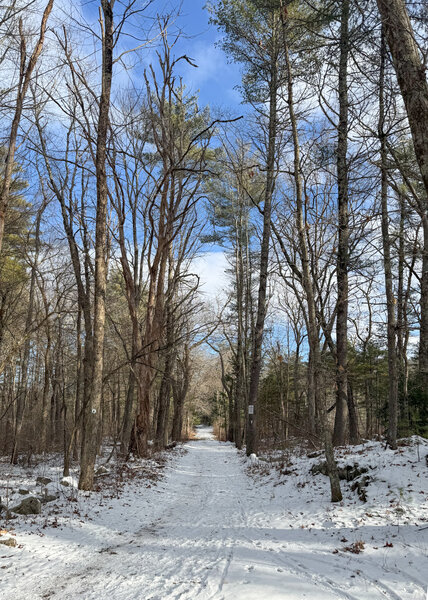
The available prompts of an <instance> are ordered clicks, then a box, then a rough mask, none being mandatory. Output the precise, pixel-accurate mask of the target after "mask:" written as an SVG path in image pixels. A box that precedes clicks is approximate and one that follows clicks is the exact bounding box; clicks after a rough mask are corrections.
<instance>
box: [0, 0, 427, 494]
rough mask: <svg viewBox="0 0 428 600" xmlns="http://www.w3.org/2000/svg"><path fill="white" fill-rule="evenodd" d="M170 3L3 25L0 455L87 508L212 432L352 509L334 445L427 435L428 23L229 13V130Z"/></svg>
mask: <svg viewBox="0 0 428 600" xmlns="http://www.w3.org/2000/svg"><path fill="white" fill-rule="evenodd" d="M176 4H177V6H173V7H172V8H171V10H170V12H169V13H165V12H164V13H160V11H162V10H164V8H165V7H164V5H163V3H161V2H157V0H125V1H123V2H115V1H114V0H100V2H97V1H94V2H90V3H87V6H86V5H85V6H80V4H79V3H70V5H68V4H67V2H65V1H64V2H61V3H60V4H57V2H56V1H55V0H48V1H46V0H45V1H42V0H11V1H10V2H8V3H7V4H3V5H2V6H1V7H0V69H1V72H2V84H1V88H0V135H1V140H0V159H1V160H0V163H1V166H0V454H1V455H2V456H3V457H6V456H7V457H8V460H9V461H10V462H11V463H12V464H13V465H17V464H21V465H25V466H31V465H32V464H33V463H34V462H36V463H37V462H38V461H40V455H45V456H48V455H49V454H50V453H53V452H55V453H58V452H61V453H62V456H63V476H64V477H67V476H69V475H70V469H71V467H72V466H73V465H74V467H75V466H76V465H78V468H79V484H78V485H79V488H80V489H81V490H92V489H93V487H94V485H95V484H94V472H95V468H96V464H97V457H98V456H100V455H101V454H103V453H105V445H106V444H108V446H109V448H111V453H112V455H114V456H115V458H116V457H117V458H118V459H119V460H120V461H122V462H126V461H128V460H129V459H130V458H137V459H139V458H147V457H149V456H150V455H151V454H152V453H153V452H155V451H162V450H164V449H166V448H170V447H171V445H174V443H176V442H180V441H183V440H186V439H188V438H189V437H190V436H191V435H192V431H193V428H194V426H195V425H197V424H200V423H203V424H213V425H214V428H215V432H216V434H217V436H218V438H219V439H220V440H227V441H230V442H233V443H234V444H235V445H236V447H237V448H238V449H239V450H241V449H245V452H246V454H247V456H250V455H253V454H255V455H257V454H262V453H265V452H267V453H269V452H274V451H277V450H286V449H287V448H289V447H295V446H301V445H303V446H304V447H305V448H306V449H307V451H309V452H310V451H318V450H320V449H322V450H323V452H324V453H325V459H326V474H327V475H328V476H329V478H330V486H331V499H332V501H334V502H337V501H340V500H341V499H342V492H341V487H340V482H339V476H338V475H339V474H338V469H337V465H336V460H335V454H334V447H343V446H345V445H346V444H351V445H356V444H360V443H361V442H362V441H364V440H377V441H384V443H385V446H388V447H389V448H390V449H391V450H396V449H397V440H398V439H399V438H400V437H409V436H412V435H419V436H422V437H423V436H425V437H426V436H427V434H428V84H427V80H426V73H425V65H426V60H427V57H428V54H427V52H428V51H427V44H426V40H427V26H428V5H427V3H426V2H413V1H406V2H405V0H314V1H310V0H289V1H286V0H242V1H241V0H240V1H238V0H213V1H212V2H209V3H208V4H207V7H206V10H207V11H208V12H209V14H210V26H211V27H213V28H216V29H217V31H218V39H219V42H218V46H219V47H220V48H221V49H222V51H224V53H225V55H226V57H227V58H228V60H230V61H233V62H234V63H236V64H238V65H239V67H240V70H241V75H242V79H241V83H240V86H239V93H240V98H241V100H242V104H241V105H240V106H238V108H236V107H234V108H233V109H232V108H229V107H227V106H226V107H225V106H224V105H223V106H222V107H221V108H220V107H218V106H217V105H216V103H215V102H213V105H212V106H205V105H204V106H203V105H201V104H200V102H199V99H198V91H197V90H195V89H191V87H187V86H186V78H185V74H186V72H188V70H189V69H200V68H203V67H200V66H198V65H197V64H196V63H195V62H194V60H193V59H192V57H191V56H188V53H187V52H186V39H187V38H186V36H191V35H192V34H194V33H195V32H192V31H186V30H184V31H183V29H182V27H181V25H180V23H181V21H180V14H179V13H180V7H179V6H178V4H179V3H178V2H177V3H176ZM207 256H210V257H213V256H217V257H218V256H222V257H224V260H225V264H226V265H227V267H226V274H225V281H227V283H225V285H224V289H222V290H220V289H219V290H218V293H217V294H216V295H215V296H214V295H212V294H209V293H207V292H205V291H204V285H203V281H204V273H203V272H201V264H203V258H204V257H207ZM205 268H206V269H209V266H208V267H205ZM205 275H206V274H205ZM2 464H3V465H4V464H5V462H4V461H2Z"/></svg>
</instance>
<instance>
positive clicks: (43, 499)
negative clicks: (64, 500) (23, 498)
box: [39, 490, 59, 504]
mask: <svg viewBox="0 0 428 600" xmlns="http://www.w3.org/2000/svg"><path fill="white" fill-rule="evenodd" d="M58 498H59V495H58V494H48V493H47V490H45V494H44V495H43V496H39V500H40V502H41V503H42V504H47V503H48V502H53V501H54V500H58Z"/></svg>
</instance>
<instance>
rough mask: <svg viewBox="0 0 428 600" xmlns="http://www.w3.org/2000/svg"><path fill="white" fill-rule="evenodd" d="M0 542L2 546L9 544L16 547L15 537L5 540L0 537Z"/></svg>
mask: <svg viewBox="0 0 428 600" xmlns="http://www.w3.org/2000/svg"><path fill="white" fill-rule="evenodd" d="M0 544H3V546H10V547H11V548H16V546H17V545H18V544H17V543H16V540H15V538H7V540H2V539H0Z"/></svg>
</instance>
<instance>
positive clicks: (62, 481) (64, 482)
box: [59, 479, 71, 487]
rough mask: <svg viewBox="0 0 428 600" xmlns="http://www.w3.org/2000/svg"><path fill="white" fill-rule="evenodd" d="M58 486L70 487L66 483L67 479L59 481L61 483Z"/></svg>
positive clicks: (68, 483) (67, 482)
mask: <svg viewBox="0 0 428 600" xmlns="http://www.w3.org/2000/svg"><path fill="white" fill-rule="evenodd" d="M59 485H63V486H64V487H70V485H71V484H70V482H69V481H68V479H61V481H60V482H59Z"/></svg>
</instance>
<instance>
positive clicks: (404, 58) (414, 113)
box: [377, 0, 428, 390]
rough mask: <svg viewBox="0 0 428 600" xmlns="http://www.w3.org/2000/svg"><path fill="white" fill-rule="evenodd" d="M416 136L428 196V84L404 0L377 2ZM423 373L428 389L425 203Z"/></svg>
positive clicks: (427, 215)
mask: <svg viewBox="0 0 428 600" xmlns="http://www.w3.org/2000/svg"><path fill="white" fill-rule="evenodd" d="M377 5H378V8H379V12H380V15H381V18H382V23H383V27H384V31H385V37H386V40H387V42H388V46H389V49H390V52H391V56H392V61H393V63H394V68H395V72H396V75H397V80H398V84H399V86H400V90H401V94H402V96H403V100H404V104H405V107H406V112H407V117H408V119H409V125H410V130H411V133H412V139H413V146H414V149H415V155H416V160H417V162H418V164H419V168H420V171H421V175H422V181H423V183H424V186H425V193H426V197H428V83H427V79H426V75H425V68H426V67H425V64H424V63H423V62H422V59H421V56H420V52H419V50H418V46H417V44H416V41H415V35H414V32H413V29H412V25H411V23H410V19H409V15H408V12H407V9H406V4H405V1H404V0H377ZM424 205H425V206H424V208H425V210H424V218H423V222H424V237H425V244H424V255H423V265H422V281H421V302H420V307H421V328H420V344H419V373H420V379H421V386H422V389H423V390H427V389H428V203H427V201H425V203H424Z"/></svg>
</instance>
